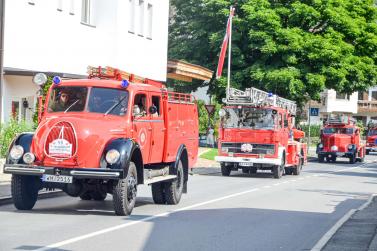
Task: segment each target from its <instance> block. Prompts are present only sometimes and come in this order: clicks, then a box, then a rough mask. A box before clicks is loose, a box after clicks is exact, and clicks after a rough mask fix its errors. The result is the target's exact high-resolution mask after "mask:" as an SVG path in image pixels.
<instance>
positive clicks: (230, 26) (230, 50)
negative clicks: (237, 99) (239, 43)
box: [226, 6, 233, 98]
mask: <svg viewBox="0 0 377 251" xmlns="http://www.w3.org/2000/svg"><path fill="white" fill-rule="evenodd" d="M232 11H233V6H230V15H229V16H230V20H229V22H230V24H229V28H230V32H229V48H228V86H227V88H226V89H227V93H226V94H227V98H228V97H229V94H230V62H231V57H232V53H231V52H232V19H233V15H232Z"/></svg>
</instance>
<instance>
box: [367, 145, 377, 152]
mask: <svg viewBox="0 0 377 251" xmlns="http://www.w3.org/2000/svg"><path fill="white" fill-rule="evenodd" d="M365 149H366V150H369V151H371V152H377V146H367V147H365Z"/></svg>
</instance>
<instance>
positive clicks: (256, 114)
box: [223, 107, 278, 130]
mask: <svg viewBox="0 0 377 251" xmlns="http://www.w3.org/2000/svg"><path fill="white" fill-rule="evenodd" d="M225 111H226V115H225V118H224V119H223V126H224V128H252V129H265V130H272V129H274V128H275V125H276V124H277V119H278V116H277V113H276V111H274V110H272V109H257V108H249V107H243V108H225Z"/></svg>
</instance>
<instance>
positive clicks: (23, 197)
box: [11, 174, 40, 210]
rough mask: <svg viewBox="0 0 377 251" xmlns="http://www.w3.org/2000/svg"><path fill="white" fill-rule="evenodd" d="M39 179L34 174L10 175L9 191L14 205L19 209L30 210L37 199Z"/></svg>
mask: <svg viewBox="0 0 377 251" xmlns="http://www.w3.org/2000/svg"><path fill="white" fill-rule="evenodd" d="M39 187H40V180H39V179H38V177H34V176H24V175H16V174H13V175H12V181H11V193H12V198H13V203H14V206H15V207H16V208H17V209H19V210H30V209H32V208H33V207H34V205H35V202H37V199H38V191H39Z"/></svg>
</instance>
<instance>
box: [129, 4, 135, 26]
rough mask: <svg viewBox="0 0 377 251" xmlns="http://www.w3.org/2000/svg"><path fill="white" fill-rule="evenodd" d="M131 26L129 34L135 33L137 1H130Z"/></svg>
mask: <svg viewBox="0 0 377 251" xmlns="http://www.w3.org/2000/svg"><path fill="white" fill-rule="evenodd" d="M128 9H129V15H128V17H129V25H128V32H130V33H135V0H128Z"/></svg>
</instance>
